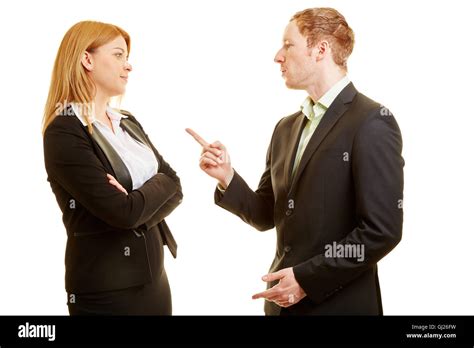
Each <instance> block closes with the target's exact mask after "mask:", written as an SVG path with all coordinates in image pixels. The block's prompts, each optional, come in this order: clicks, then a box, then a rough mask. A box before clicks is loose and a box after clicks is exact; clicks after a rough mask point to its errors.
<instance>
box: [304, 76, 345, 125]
mask: <svg viewBox="0 0 474 348" xmlns="http://www.w3.org/2000/svg"><path fill="white" fill-rule="evenodd" d="M350 82H351V80H350V79H349V77H348V76H347V75H345V76H344V77H343V78H342V79H340V80H339V81H338V82H336V84H334V86H332V87H331V88H330V89H329V90H328V91H327V92H326V93H324V95H323V96H322V97H321V98H320V99H319V100H318V101H317V102H316V103H314V102H313V100H312V99H311V97H310V96H308V97H306V99H305V100H304V101H303V103H302V104H301V111H302V112H303V114H304V115H305V116H306V117H307V118H308V119H309V120H311V119H313V118H314V117H315V115H318V116H321V115H322V112H323V111H326V110H327V109H329V107H330V106H331V104H332V103H333V101H334V100H335V99H336V97H337V96H338V95H339V93H341V91H342V90H343V89H344V88H345V87H346V86H347V85H348V84H349V83H350Z"/></svg>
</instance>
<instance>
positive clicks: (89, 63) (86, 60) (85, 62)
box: [81, 51, 94, 71]
mask: <svg viewBox="0 0 474 348" xmlns="http://www.w3.org/2000/svg"><path fill="white" fill-rule="evenodd" d="M81 63H82V66H83V67H84V68H86V70H87V71H92V70H94V60H93V58H92V54H90V52H87V51H84V53H83V55H82V58H81Z"/></svg>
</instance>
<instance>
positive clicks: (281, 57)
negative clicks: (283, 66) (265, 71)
mask: <svg viewBox="0 0 474 348" xmlns="http://www.w3.org/2000/svg"><path fill="white" fill-rule="evenodd" d="M273 61H274V62H275V63H283V62H284V61H285V56H284V55H283V54H282V53H281V50H279V51H278V52H277V53H276V55H275V58H273Z"/></svg>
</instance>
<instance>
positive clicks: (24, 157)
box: [0, 0, 474, 315]
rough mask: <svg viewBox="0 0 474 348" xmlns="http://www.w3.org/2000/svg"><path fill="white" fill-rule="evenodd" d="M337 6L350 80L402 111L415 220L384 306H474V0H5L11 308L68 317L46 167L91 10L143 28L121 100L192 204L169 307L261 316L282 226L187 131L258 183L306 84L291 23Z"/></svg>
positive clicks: (467, 309)
mask: <svg viewBox="0 0 474 348" xmlns="http://www.w3.org/2000/svg"><path fill="white" fill-rule="evenodd" d="M315 6H331V7H335V8H336V9H338V10H339V11H340V12H341V13H342V14H344V15H345V16H346V19H347V21H348V22H349V24H350V26H351V27H352V28H353V30H354V32H355V35H356V44H355V49H354V52H353V54H352V56H351V58H350V60H349V74H350V77H351V79H352V81H353V82H354V84H355V86H356V87H357V88H358V89H359V91H361V92H363V93H364V94H366V95H368V96H369V97H371V98H373V99H375V100H377V101H379V102H381V103H383V104H384V105H386V106H387V107H389V108H390V110H391V111H392V112H393V113H394V115H395V116H396V118H397V120H398V122H399V125H400V128H401V130H402V134H403V138H404V151H403V155H404V158H405V160H406V166H405V204H404V208H405V223H404V236H403V239H402V242H401V243H400V244H399V245H398V246H397V248H396V249H395V250H394V251H393V252H391V253H390V254H389V255H388V256H387V257H385V258H384V259H383V260H382V261H381V262H380V263H379V274H380V281H381V289H382V298H383V303H384V310H385V314H389V315H396V314H474V303H473V301H472V293H473V292H474V281H473V276H472V274H473V270H472V266H473V262H472V260H473V258H472V255H473V250H472V247H473V244H474V237H473V232H474V228H473V216H474V212H473V207H474V204H473V197H474V190H473V185H472V178H474V173H473V165H472V162H473V160H474V157H473V150H474V146H473V145H474V140H473V139H474V135H473V126H474V122H473V116H474V115H473V113H472V108H471V101H472V99H473V97H472V80H473V71H472V64H473V61H474V56H473V48H472V34H473V30H472V11H470V9H469V2H468V1H449V2H447V1H445V2H435V1H416V2H415V1H398V0H397V1H383V2H379V1H357V2H354V1H331V2H329V1H302V0H301V1H295V0H291V1H290V0H286V1H275V0H272V1H249V0H247V1H242V0H239V1H217V0H216V1H191V0H187V1H177V0H173V1H133V2H132V1H120V0H113V1H86V0H83V1H77V2H74V3H73V2H63V1H15V2H13V1H12V2H9V3H2V8H1V11H0V32H1V33H2V40H1V45H2V47H1V55H0V67H1V73H0V98H1V114H0V115H1V119H2V123H1V128H2V132H1V136H0V151H1V163H2V165H1V168H2V170H1V172H0V175H1V177H0V180H1V181H0V182H1V183H2V197H1V199H0V202H1V206H0V214H1V219H2V223H1V233H0V314H9V315H16V314H44V315H63V314H67V306H66V293H65V290H64V249H65V242H66V232H65V229H64V226H63V225H62V221H61V214H60V210H59V208H58V206H57V203H56V200H55V198H54V195H53V194H52V192H51V189H50V186H49V183H48V182H47V181H46V172H45V170H44V163H43V152H42V151H43V149H42V137H41V118H42V113H43V107H44V104H45V100H46V96H47V92H48V87H49V82H50V81H49V79H50V75H51V71H52V66H53V62H54V58H55V56H56V52H57V49H58V47H59V43H60V41H61V39H62V37H63V35H64V34H65V32H66V31H67V30H68V29H69V27H71V26H72V25H73V24H74V23H76V22H78V21H80V20H86V19H92V20H100V21H104V22H110V23H114V24H116V25H119V26H121V27H123V28H124V29H125V30H127V31H128V32H129V34H130V35H131V38H132V50H131V56H130V62H131V63H132V65H133V68H134V71H133V72H132V73H131V75H130V79H129V84H128V90H127V95H126V97H125V99H124V101H123V103H122V107H123V108H125V109H128V110H130V111H131V112H132V113H134V114H135V115H136V116H137V118H138V119H139V121H140V122H141V123H142V125H143V126H144V128H145V130H146V131H147V133H148V134H149V135H150V137H151V139H152V141H153V142H154V144H155V145H156V146H157V148H158V149H159V150H160V152H161V153H162V154H163V156H164V157H165V159H167V160H168V161H169V162H170V164H171V165H172V166H173V167H174V169H175V170H176V171H177V172H178V174H179V176H180V177H181V180H182V185H183V190H184V196H185V197H184V201H183V203H182V205H181V206H179V207H178V209H177V210H176V211H175V212H174V213H173V214H172V215H171V216H170V217H169V218H168V219H167V221H168V224H169V225H170V227H171V229H172V231H173V233H174V235H175V237H176V239H177V241H178V243H179V256H178V259H176V260H174V259H172V258H171V257H170V255H169V253H168V252H167V255H166V268H167V271H168V276H169V279H170V284H171V288H172V294H173V307H174V314H178V315H183V314H185V315H186V314H224V315H235V314H237V315H240V314H251V315H252V314H256V315H260V314H263V302H262V300H259V301H252V300H251V295H252V294H254V293H256V292H258V291H261V290H262V289H264V283H263V282H262V281H261V280H260V277H261V276H262V275H263V274H265V273H266V271H267V269H268V266H269V265H270V263H271V260H272V257H273V253H274V248H275V231H274V230H272V231H268V232H264V233H260V232H257V231H255V230H253V229H252V228H251V227H249V226H247V225H246V224H244V223H243V222H242V221H240V220H239V219H238V218H237V217H235V216H233V215H231V214H229V213H227V212H225V211H224V210H222V209H221V208H219V207H217V206H215V205H214V203H213V190H214V185H215V182H214V181H213V180H212V179H211V178H209V177H207V176H206V175H205V174H204V173H202V172H201V171H200V170H199V168H198V165H197V163H198V158H199V154H200V148H199V146H198V145H197V144H196V143H195V142H194V140H192V139H191V138H190V137H189V136H188V135H187V134H186V133H185V131H184V128H185V127H192V128H194V129H195V130H197V131H198V132H200V133H201V134H202V135H203V136H204V137H205V138H207V139H208V141H213V140H217V139H218V140H221V141H222V142H223V143H225V144H226V145H227V147H228V149H229V151H230V154H231V157H232V161H233V165H234V167H235V168H236V169H237V170H238V171H239V172H240V174H241V175H242V176H243V177H244V178H245V179H246V180H247V182H248V183H249V185H250V186H251V187H252V188H256V185H257V183H258V180H259V177H260V175H261V173H262V171H263V169H264V161H265V154H266V150H267V146H268V143H269V141H270V136H271V132H272V131H273V127H274V125H275V123H276V122H277V121H278V120H279V119H280V118H281V117H283V116H286V115H288V114H291V113H293V112H294V111H296V110H297V109H298V107H299V104H300V103H301V101H302V100H303V99H304V97H305V94H304V92H302V91H290V90H287V89H286V87H285V85H284V82H283V80H282V78H281V76H280V73H279V66H278V65H277V64H275V63H273V57H274V54H275V53H276V51H277V50H278V49H279V47H280V44H281V37H282V33H283V30H284V28H285V26H286V24H287V22H288V20H289V18H290V17H291V16H292V15H293V14H294V13H295V12H296V11H299V10H302V9H305V8H308V7H315Z"/></svg>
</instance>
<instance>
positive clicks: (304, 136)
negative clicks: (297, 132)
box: [292, 103, 327, 176]
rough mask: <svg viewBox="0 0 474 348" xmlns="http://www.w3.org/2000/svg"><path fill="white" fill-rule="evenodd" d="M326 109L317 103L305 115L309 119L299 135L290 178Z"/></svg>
mask: <svg viewBox="0 0 474 348" xmlns="http://www.w3.org/2000/svg"><path fill="white" fill-rule="evenodd" d="M326 110H327V109H326V107H325V106H324V105H322V104H320V103H317V104H316V105H314V106H313V108H312V109H310V114H309V115H306V117H307V118H308V119H309V120H308V122H307V123H306V126H305V127H304V129H303V132H302V133H301V138H300V143H299V145H298V152H297V153H296V158H295V164H294V165H293V172H292V176H294V175H295V173H296V170H297V169H298V166H299V165H300V161H301V157H303V153H304V150H305V149H306V146H307V145H308V143H309V140H310V139H311V136H312V135H313V133H314V130H315V129H316V127H317V126H318V125H319V122H321V118H322V117H323V115H324V113H325V112H326Z"/></svg>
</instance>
